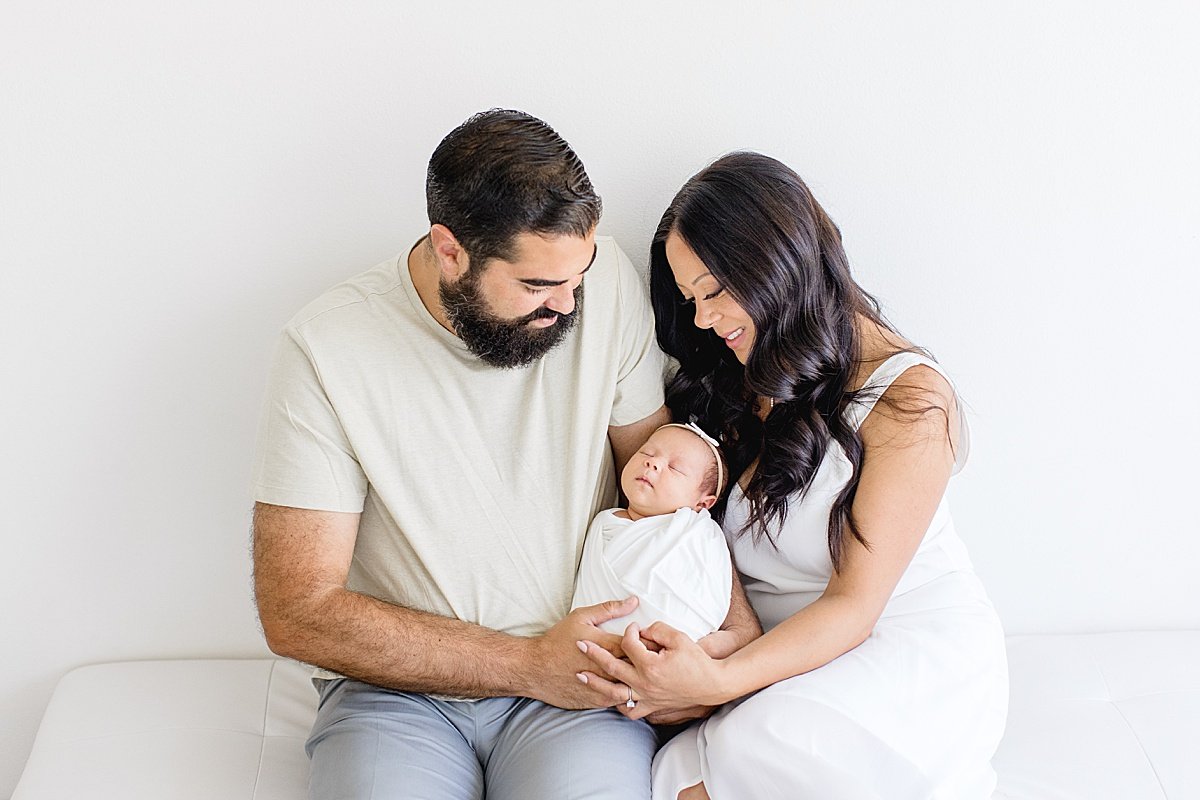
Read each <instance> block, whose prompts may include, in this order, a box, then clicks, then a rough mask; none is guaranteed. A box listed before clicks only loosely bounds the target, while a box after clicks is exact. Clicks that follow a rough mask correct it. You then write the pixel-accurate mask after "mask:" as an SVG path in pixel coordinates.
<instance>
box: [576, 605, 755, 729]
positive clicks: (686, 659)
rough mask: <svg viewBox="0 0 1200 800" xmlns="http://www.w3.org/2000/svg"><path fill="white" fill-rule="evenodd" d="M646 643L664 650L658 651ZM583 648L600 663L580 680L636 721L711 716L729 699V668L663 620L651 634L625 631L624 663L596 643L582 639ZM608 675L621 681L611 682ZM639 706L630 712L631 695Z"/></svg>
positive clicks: (648, 630)
mask: <svg viewBox="0 0 1200 800" xmlns="http://www.w3.org/2000/svg"><path fill="white" fill-rule="evenodd" d="M643 638H644V639H646V640H648V641H650V642H652V643H654V644H656V645H657V646H658V648H659V649H658V651H657V652H654V651H652V650H651V649H650V648H648V647H647V646H646V645H645V644H643V642H642V639H643ZM579 649H580V650H582V651H583V652H584V653H585V654H586V655H587V657H588V658H590V659H591V660H592V662H593V663H595V665H596V667H597V671H596V672H588V671H585V672H581V673H579V675H578V677H579V679H580V680H581V681H583V682H584V683H587V684H588V686H590V687H591V688H593V689H595V690H597V691H603V692H604V693H605V694H606V695H607V696H608V698H609V699H610V700H612V702H613V705H615V706H616V707H617V709H618V710H619V711H620V712H621V713H622V714H624V715H625V716H627V717H629V718H631V719H642V718H646V717H653V719H652V720H651V721H653V722H681V721H684V720H686V719H695V718H696V717H700V716H705V715H706V714H707V713H711V710H712V709H713V708H715V707H717V706H719V705H721V704H722V703H724V702H725V701H726V700H729V699H732V697H731V696H727V695H726V691H727V690H726V688H725V686H724V678H725V674H724V673H725V668H724V666H723V664H722V662H721V661H718V660H716V659H713V658H712V657H710V656H709V655H708V654H707V653H706V652H704V649H703V648H702V647H701V646H700V645H698V644H696V643H695V642H693V641H692V640H691V639H690V638H688V636H687V635H686V634H684V633H682V632H681V631H678V630H676V629H675V628H672V627H671V626H670V625H667V624H665V623H662V622H656V623H654V624H653V625H651V626H650V627H648V628H646V629H645V630H640V629H639V628H638V626H637V625H636V624H630V625H629V627H627V628H626V629H625V635H624V637H622V639H621V649H622V650H623V651H624V653H625V657H626V658H627V659H628V662H626V661H622V660H621V659H619V658H616V657H615V656H613V655H612V654H611V653H609V652H608V651H607V650H605V649H604V648H602V647H600V646H599V645H597V644H596V643H594V642H590V641H586V640H584V641H580V642H579ZM598 673H603V674H607V675H611V676H612V677H613V678H614V679H615V680H613V681H610V680H606V679H605V678H604V677H602V676H601V674H598ZM631 690H632V699H633V700H634V701H635V703H636V705H634V706H633V707H632V708H629V707H628V706H627V705H626V703H627V701H628V700H629V699H630V697H631Z"/></svg>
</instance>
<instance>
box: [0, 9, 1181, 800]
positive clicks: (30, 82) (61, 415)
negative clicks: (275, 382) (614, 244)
mask: <svg viewBox="0 0 1200 800" xmlns="http://www.w3.org/2000/svg"><path fill="white" fill-rule="evenodd" d="M1192 8H1194V4H1191V3H1139V4H1125V3H1116V2H1088V3H1083V2H1080V3H1057V4H1053V6H1050V5H1049V4H1044V3H1035V2H1015V3H1012V2H1010V3H1004V4H986V5H985V4H975V3H957V2H944V3H917V4H907V3H906V4H892V3H878V4H858V3H812V4H808V3H787V4H785V3H782V2H779V3H768V2H760V3H754V2H738V3H721V4H713V5H710V6H705V5H702V4H697V3H629V4H616V3H609V4H604V3H589V4H568V3H558V2H556V3H546V4H536V3H493V4H485V3H478V4H468V3H459V2H447V0H440V1H439V2H438V3H430V4H428V7H415V4H406V3H393V2H384V1H383V0H377V2H360V3H346V2H340V3H329V4H313V3H283V2H276V3H269V4H246V3H241V2H238V3H234V2H206V3H198V2H173V3H161V2H153V3H152V2H126V3H121V4H94V3H83V2H78V3H68V4H64V3H53V2H38V3H24V4H16V3H6V4H5V11H4V14H3V18H4V20H5V22H4V24H3V26H2V28H3V33H2V34H0V74H3V75H4V80H3V82H0V115H2V117H0V119H2V120H3V127H2V129H0V137H2V138H0V160H2V161H0V259H2V267H3V272H2V275H3V277H2V284H0V290H2V296H3V313H2V314H0V334H2V343H3V347H2V350H0V352H2V359H3V360H2V362H0V367H2V370H3V371H2V376H3V377H2V378H0V380H2V382H3V383H2V386H3V391H2V392H0V397H2V399H0V403H2V404H3V405H2V406H0V420H3V431H4V434H3V444H2V445H0V447H2V450H3V462H2V467H0V468H2V469H3V475H2V477H0V491H2V492H3V505H2V506H0V508H2V515H3V516H2V517H0V519H2V520H3V523H2V524H3V532H4V539H3V544H4V552H5V556H4V558H3V563H4V569H3V575H4V580H3V581H0V607H2V608H4V609H5V611H4V618H3V619H4V622H3V639H2V642H3V645H2V646H3V653H4V657H3V661H2V662H0V720H3V723H0V724H2V726H3V730H2V733H0V736H2V738H3V741H4V743H5V746H4V750H3V755H2V756H0V796H6V795H7V793H8V792H9V791H11V787H12V785H13V784H14V783H15V781H16V778H17V776H18V774H19V771H20V768H21V765H22V763H23V761H24V758H25V756H26V754H27V752H28V747H29V744H30V742H31V741H32V736H33V733H34V731H35V729H36V726H37V723H38V721H39V719H40V716H41V713H42V711H43V709H44V707H45V702H46V700H47V698H48V696H49V693H50V691H51V689H52V688H53V685H54V683H55V681H56V680H57V679H58V678H59V677H60V676H61V675H62V674H63V673H64V672H65V671H66V670H68V669H69V668H71V667H74V666H76V665H79V664H84V663H89V662H96V661H103V660H114V659H134V658H155V657H183V656H257V655H261V654H263V653H265V649H264V647H263V646H262V644H261V642H260V639H259V634H258V629H257V626H256V623H255V619H254V613H253V609H252V606H251V600H250V590H249V568H248V560H247V555H246V546H247V529H248V521H249V520H248V509H249V505H250V501H249V499H248V496H247V489H246V485H247V478H248V465H249V460H250V448H251V443H252V438H253V432H254V427H255V423H256V416H257V411H258V403H259V398H260V396H261V391H262V387H263V380H264V373H265V368H266V365H267V360H268V357H269V353H270V351H271V348H272V343H273V337H274V334H275V331H276V330H277V329H278V328H279V326H280V325H281V324H282V323H283V322H284V321H285V320H286V319H287V318H288V317H289V316H290V315H291V313H292V312H293V311H295V310H296V309H297V308H298V307H299V306H300V305H301V304H303V303H304V302H306V301H307V300H309V299H311V298H312V297H313V296H315V295H316V294H317V293H318V292H319V291H320V290H321V289H323V288H324V287H326V286H328V285H330V284H332V283H334V282H336V281H338V280H339V279H340V278H342V277H344V276H346V275H349V274H352V273H354V272H356V271H358V270H360V269H363V268H366V267H368V266H370V265H372V264H374V263H375V262H376V261H378V260H380V259H382V258H384V257H386V256H388V255H391V254H393V253H395V252H397V251H399V250H400V249H402V248H404V247H406V246H407V245H408V244H409V243H410V242H411V241H412V240H413V239H414V238H415V237H416V236H417V235H418V234H419V233H420V232H421V226H422V223H423V208H424V206H423V196H422V180H423V174H424V167H425V162H426V160H427V158H428V156H429V153H430V152H431V150H432V148H433V147H434V145H435V144H436V143H437V141H438V140H439V139H440V138H441V136H442V135H443V134H444V133H446V132H447V131H448V130H450V128H452V127H453V126H454V125H455V124H457V123H458V122H460V121H461V120H462V119H464V118H465V117H467V116H468V115H469V114H470V113H472V112H474V111H477V110H480V109H484V108H488V107H492V106H509V107H518V108H523V109H526V110H528V111H530V112H532V113H534V114H537V115H539V116H542V117H543V118H545V119H546V120H548V121H549V122H550V123H551V124H552V125H554V126H555V127H557V128H558V130H559V131H560V132H561V133H562V134H563V135H564V136H565V137H566V138H567V139H568V140H569V141H570V142H571V143H572V144H573V145H574V146H575V148H576V150H577V151H578V152H579V154H580V155H581V156H582V158H583V159H584V161H585V163H586V164H587V165H588V167H589V170H590V172H591V175H592V178H593V180H594V182H595V184H596V186H597V188H598V189H599V191H600V192H601V194H602V195H603V197H604V200H605V206H606V209H607V213H606V215H605V218H604V222H603V228H604V231H605V232H607V233H610V234H613V235H615V236H616V237H617V238H618V239H619V241H620V242H621V244H622V245H623V246H624V247H625V248H626V249H627V251H628V252H629V253H630V254H631V255H632V256H633V257H634V259H635V261H637V262H640V263H644V262H645V258H646V256H645V254H646V247H647V244H648V240H649V237H650V235H651V232H652V230H653V228H654V225H655V223H656V222H657V219H658V216H659V214H660V213H661V211H662V209H663V208H664V206H665V205H666V203H667V201H668V200H669V198H670V197H671V195H672V194H673V193H674V191H675V190H676V189H677V188H678V187H679V185H680V184H681V183H682V182H683V181H684V180H685V179H686V178H687V177H688V176H689V175H690V174H692V173H693V172H694V171H696V170H697V169H699V168H700V167H702V166H703V165H704V164H705V163H706V162H707V161H708V160H710V159H712V158H714V157H715V156H717V155H719V154H721V153H723V152H725V151H727V150H731V149H735V148H755V149H760V150H763V151H765V152H767V153H770V154H773V155H775V156H778V157H780V158H783V159H784V160H786V161H788V162H789V163H790V164H792V165H793V166H794V167H795V168H796V169H798V170H799V171H800V173H801V174H802V175H804V176H805V177H806V178H807V179H808V180H809V182H810V184H811V185H812V186H813V188H814V190H815V192H816V193H817V195H818V197H819V198H820V199H821V200H822V201H823V202H824V203H825V205H826V207H827V208H828V209H829V210H830V212H831V214H832V215H833V217H834V219H835V220H836V221H837V222H838V223H839V224H840V225H841V227H842V229H843V232H844V234H845V238H846V241H847V243H848V249H849V251H850V254H851V258H852V259H853V262H854V264H855V266H856V269H857V272H858V275H859V276H860V278H861V280H862V282H863V283H864V284H865V285H866V286H867V287H868V288H869V289H871V290H873V291H875V292H876V293H877V294H878V295H879V296H880V297H881V298H882V299H883V300H884V302H885V305H886V308H887V310H888V311H889V312H890V314H891V316H892V318H893V320H894V321H896V322H897V323H898V324H899V325H900V327H901V328H902V329H903V330H904V331H905V332H906V333H908V334H909V335H910V336H912V337H914V338H916V339H917V340H918V341H919V342H920V343H922V344H925V345H927V346H928V347H930V348H931V349H932V350H933V351H934V352H935V353H936V354H937V355H938V356H939V357H940V358H941V359H942V361H943V362H944V363H945V364H946V365H947V366H948V367H949V369H950V370H951V371H952V372H953V373H954V374H955V375H956V376H957V378H958V380H959V383H960V388H961V389H962V391H963V393H964V395H965V396H966V398H967V400H968V401H969V403H970V404H971V407H972V409H973V422H974V430H975V450H974V453H973V457H972V462H971V465H970V468H969V469H968V470H967V471H966V473H964V474H963V475H962V476H961V478H960V479H959V480H958V481H957V485H956V486H955V487H954V490H953V491H954V495H955V501H956V509H957V514H958V516H959V527H960V529H961V531H962V533H963V536H964V538H966V539H967V541H968V544H969V545H970V547H971V549H972V552H973V553H974V556H975V559H976V562H977V564H978V567H979V571H980V572H981V573H982V574H983V576H984V578H985V580H986V581H987V583H988V585H989V587H990V588H991V591H992V594H993V597H994V599H995V601H996V604H997V606H998V607H999V609H1000V611H1001V614H1002V616H1003V618H1004V620H1005V623H1006V626H1007V627H1008V629H1009V630H1010V632H1030V631H1064V630H1107V629H1121V628H1169V627H1192V628H1195V627H1200V602H1198V601H1200V594H1198V592H1197V590H1196V589H1195V588H1193V587H1194V586H1195V585H1196V584H1195V581H1194V571H1195V568H1196V566H1197V564H1198V556H1200V545H1198V544H1197V541H1198V537H1197V533H1200V531H1198V530H1197V528H1198V525H1197V522H1196V515H1195V513H1194V511H1193V510H1192V506H1191V503H1190V500H1189V498H1192V497H1194V495H1195V492H1196V483H1197V480H1196V479H1197V477H1198V475H1197V470H1196V468H1195V453H1196V449H1197V444H1198V440H1200V436H1198V423H1197V418H1196V415H1195V414H1194V413H1191V412H1189V411H1188V409H1189V408H1191V407H1192V406H1193V405H1194V404H1195V398H1196V395H1197V394H1198V393H1200V382H1198V379H1197V369H1196V368H1195V367H1194V365H1193V358H1192V353H1193V351H1194V349H1195V348H1194V346H1193V344H1192V342H1191V341H1190V337H1189V334H1190V332H1191V328H1190V326H1188V325H1185V317H1187V316H1189V315H1190V313H1191V312H1192V311H1193V309H1192V306H1193V304H1194V303H1195V301H1196V299H1197V290H1198V289H1200V279H1198V278H1197V267H1200V240H1198V236H1197V223H1198V222H1200V200H1198V198H1200V193H1198V192H1197V186H1198V183H1200V156H1198V153H1200V148H1198V147H1197V142H1200V102H1198V101H1200V97H1198V96H1197V95H1198V91H1197V68H1198V66H1200V59H1198V58H1197V56H1196V55H1195V53H1196V47H1195V43H1196V41H1200V21H1198V19H1197V13H1196V12H1195V11H1194V10H1192Z"/></svg>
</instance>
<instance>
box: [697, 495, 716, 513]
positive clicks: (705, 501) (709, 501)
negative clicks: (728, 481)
mask: <svg viewBox="0 0 1200 800" xmlns="http://www.w3.org/2000/svg"><path fill="white" fill-rule="evenodd" d="M716 502H717V496H716V495H715V494H706V495H704V497H701V498H700V502H698V503H696V505H694V506H693V508H695V509H696V510H697V511H700V510H702V509H705V508H712V507H713V504H714V503H716Z"/></svg>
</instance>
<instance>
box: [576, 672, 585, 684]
mask: <svg viewBox="0 0 1200 800" xmlns="http://www.w3.org/2000/svg"><path fill="white" fill-rule="evenodd" d="M575 677H576V678H579V682H580V683H587V675H584V674H583V673H582V672H576V673H575Z"/></svg>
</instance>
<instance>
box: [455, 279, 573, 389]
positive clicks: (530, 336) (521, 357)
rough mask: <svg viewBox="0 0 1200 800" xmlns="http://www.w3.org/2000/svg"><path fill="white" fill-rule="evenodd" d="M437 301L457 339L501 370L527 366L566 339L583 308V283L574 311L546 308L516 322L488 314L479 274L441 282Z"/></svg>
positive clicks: (539, 309)
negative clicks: (539, 323) (537, 323)
mask: <svg viewBox="0 0 1200 800" xmlns="http://www.w3.org/2000/svg"><path fill="white" fill-rule="evenodd" d="M438 298H439V299H440V300H441V302H442V308H443V309H444V310H445V312H446V316H447V317H448V318H449V320H450V324H451V325H453V326H454V332H455V334H457V335H458V338H460V339H462V340H463V342H464V343H465V344H466V345H467V349H468V350H470V351H471V352H472V353H474V354H475V355H477V356H479V358H480V360H481V361H483V362H484V363H485V364H488V365H490V366H493V367H499V368H501V369H513V368H515V367H524V366H527V365H529V364H531V363H533V362H534V361H536V360H537V359H539V358H541V357H542V356H544V355H545V354H546V353H548V352H550V350H551V349H553V348H554V346H555V345H557V344H558V343H559V342H561V341H562V340H563V337H565V336H566V335H567V334H568V333H570V332H571V329H572V328H573V327H575V321H576V320H577V319H578V318H579V313H580V309H581V308H582V307H583V284H582V283H580V284H579V286H578V287H576V289H575V308H574V309H573V310H572V311H571V313H570V314H559V313H558V312H556V311H551V310H550V309H548V308H546V307H545V306H539V307H538V308H536V309H535V310H534V311H533V313H531V314H527V315H525V316H524V317H520V318H519V319H515V320H507V319H501V318H500V317H497V316H496V315H494V314H492V313H490V312H488V310H487V305H486V303H485V302H484V299H483V294H482V292H481V291H480V289H479V275H478V274H476V273H475V272H474V271H468V272H467V274H466V275H463V276H462V277H461V278H459V279H458V281H457V282H455V283H447V282H446V281H444V280H439V281H438ZM548 317H558V321H557V322H555V323H554V324H553V325H549V326H547V327H545V328H531V327H529V323H530V322H532V321H533V320H535V319H545V318H548Z"/></svg>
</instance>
